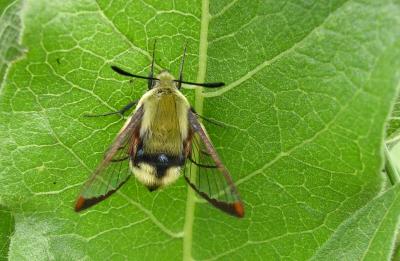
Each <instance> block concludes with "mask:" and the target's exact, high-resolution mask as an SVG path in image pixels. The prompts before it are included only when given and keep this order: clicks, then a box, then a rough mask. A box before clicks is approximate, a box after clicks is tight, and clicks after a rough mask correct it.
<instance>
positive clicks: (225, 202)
mask: <svg viewBox="0 0 400 261" xmlns="http://www.w3.org/2000/svg"><path fill="white" fill-rule="evenodd" d="M185 54H186V47H185V49H184V52H183V55H182V61H181V65H180V72H179V79H175V78H174V77H173V76H172V75H171V74H170V73H169V72H168V71H167V70H163V71H161V72H160V73H159V74H158V75H157V76H156V77H154V74H153V72H154V51H153V59H152V63H151V67H150V74H149V76H148V77H145V76H140V75H135V74H131V73H129V72H127V71H125V70H123V69H121V68H119V67H117V66H111V68H112V69H113V70H114V71H115V72H116V73H118V74H120V75H123V76H127V77H134V78H141V79H147V80H148V91H147V92H146V93H145V94H144V95H143V96H142V97H141V98H140V99H139V100H138V101H133V102H131V103H129V104H128V105H126V106H125V107H124V108H122V109H121V110H119V111H117V112H110V113H105V114H100V115H91V116H107V115H113V114H124V113H125V112H127V111H128V110H129V109H131V108H132V107H134V106H135V105H136V108H135V109H134V112H133V114H132V115H131V116H130V117H129V118H128V119H127V121H126V123H125V125H124V126H123V127H122V128H121V130H120V131H119V133H118V134H117V136H116V138H115V140H114V142H113V143H112V144H111V146H110V147H109V149H108V150H107V151H106V153H105V155H104V158H103V160H102V161H101V162H100V164H99V165H98V167H97V168H96V169H95V170H94V172H93V173H92V174H91V176H90V178H89V179H88V180H87V181H86V183H85V184H84V185H83V188H82V190H81V192H80V194H79V196H78V199H77V201H76V204H75V211H81V210H84V209H86V208H89V207H91V206H92V205H94V204H97V203H98V202H100V201H102V200H104V199H106V198H107V197H109V196H110V195H112V194H113V193H114V192H115V191H117V190H118V189H119V188H120V187H121V186H122V185H123V184H124V183H125V182H126V181H127V180H128V179H129V178H130V177H131V175H132V173H133V175H134V176H135V177H136V179H137V180H138V181H139V182H141V183H142V184H143V185H144V186H146V187H147V188H148V189H149V190H150V191H154V190H157V189H159V188H162V187H165V186H168V185H170V184H171V183H173V182H174V181H176V180H177V179H178V178H179V177H180V176H181V175H182V173H183V177H184V179H185V180H186V182H187V184H188V185H189V186H190V187H191V188H192V189H193V190H195V191H196V192H197V194H198V195H200V196H201V197H202V198H204V199H205V200H207V201H208V202H209V203H211V204H212V205H213V206H215V207H217V208H218V209H220V210H222V211H224V212H226V213H228V214H230V215H233V216H236V217H243V216H244V206H243V203H242V200H241V199H240V196H239V193H238V190H237V188H236V186H235V184H234V183H233V181H232V178H231V176H230V174H229V172H228V170H227V169H226V167H225V166H224V165H223V163H222V162H221V160H220V158H219V156H218V154H217V151H216V150H215V148H214V146H213V145H212V142H211V140H210V138H209V136H208V135H207V132H206V130H205V128H204V126H203V124H202V123H201V122H200V121H199V117H201V116H200V115H198V114H197V113H196V112H195V110H194V109H193V108H192V107H191V106H190V104H189V102H188V100H187V99H186V97H185V96H184V95H183V94H182V93H181V91H180V89H181V86H182V84H183V83H184V84H190V85H194V86H199V87H206V88H217V87H220V86H223V85H224V83H221V82H214V83H193V82H187V81H184V80H183V76H182V75H183V73H182V72H183V65H184V61H185ZM202 118H203V117H202ZM205 119H206V118H205Z"/></svg>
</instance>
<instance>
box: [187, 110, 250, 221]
mask: <svg viewBox="0 0 400 261" xmlns="http://www.w3.org/2000/svg"><path fill="white" fill-rule="evenodd" d="M189 124H190V127H191V131H192V137H191V142H188V143H189V147H190V146H191V148H189V150H190V152H188V155H187V158H188V159H187V164H186V168H185V175H184V177H185V180H186V182H187V183H188V184H189V185H190V186H191V187H192V188H193V189H194V190H195V191H196V192H197V193H198V194H199V195H200V196H201V197H203V198H204V199H206V200H207V201H208V202H210V203H211V204H212V205H214V206H215V207H217V208H219V209H221V210H222V211H225V212H226V213H228V214H230V215H233V216H237V217H243V216H244V206H243V202H242V201H241V199H240V196H239V193H238V191H237V189H236V186H235V184H234V183H233V181H232V178H231V176H230V175H229V172H228V170H227V169H226V168H225V166H224V165H223V164H222V162H221V160H220V159H219V157H218V154H217V152H216V150H215V149H214V146H213V145H212V143H211V140H210V139H209V137H208V135H207V133H206V131H205V129H204V127H203V125H202V124H201V123H200V122H199V121H198V119H197V116H196V115H195V114H194V113H193V112H191V111H189Z"/></svg>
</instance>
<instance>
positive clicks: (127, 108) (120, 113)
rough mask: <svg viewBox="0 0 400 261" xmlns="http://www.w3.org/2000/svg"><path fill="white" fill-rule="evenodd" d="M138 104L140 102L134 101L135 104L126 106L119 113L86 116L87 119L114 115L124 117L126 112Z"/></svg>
mask: <svg viewBox="0 0 400 261" xmlns="http://www.w3.org/2000/svg"><path fill="white" fill-rule="evenodd" d="M137 103H138V100H136V101H133V102H131V103H129V104H127V105H125V106H124V107H123V108H122V109H120V110H119V111H113V112H107V113H104V114H85V115H84V116H85V117H101V116H109V115H114V114H119V115H124V113H125V112H127V111H129V110H130V109H131V108H132V107H133V106H135V105H136V104H137Z"/></svg>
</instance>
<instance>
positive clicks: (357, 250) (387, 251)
mask: <svg viewBox="0 0 400 261" xmlns="http://www.w3.org/2000/svg"><path fill="white" fill-rule="evenodd" d="M399 216H400V185H397V186H395V187H393V188H392V189H390V190H388V191H386V192H385V193H384V194H382V195H381V196H380V197H378V198H376V199H374V200H372V201H370V202H369V203H368V204H367V205H366V206H365V207H363V208H362V209H360V210H359V211H357V212H356V213H355V214H354V215H353V216H352V217H351V218H349V220H347V221H346V222H344V223H343V224H342V225H341V226H339V228H338V229H337V230H336V232H335V233H334V234H333V235H332V237H331V238H330V239H329V240H328V241H327V242H326V243H325V244H324V245H323V246H322V247H321V248H320V249H319V251H318V252H317V254H316V255H315V256H314V257H313V259H314V260H390V257H391V256H392V251H393V248H394V244H395V239H396V234H397V229H398V223H399Z"/></svg>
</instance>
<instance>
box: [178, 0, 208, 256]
mask: <svg viewBox="0 0 400 261" xmlns="http://www.w3.org/2000/svg"><path fill="white" fill-rule="evenodd" d="M208 8H209V2H208V0H203V1H202V7H201V9H202V11H201V28H200V44H199V65H198V66H199V67H198V72H197V82H204V80H205V78H206V68H207V48H208V40H207V39H208V25H209V21H210V13H209V10H208ZM203 101H204V94H203V88H196V91H195V104H194V107H195V110H196V111H197V112H198V113H199V114H200V115H202V113H203ZM194 176H196V175H194ZM195 201H196V195H195V194H194V191H193V190H192V189H191V188H190V187H189V186H188V191H187V199H186V215H185V224H184V228H183V231H184V234H183V260H184V261H189V260H192V241H193V234H192V233H193V223H194V211H195Z"/></svg>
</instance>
